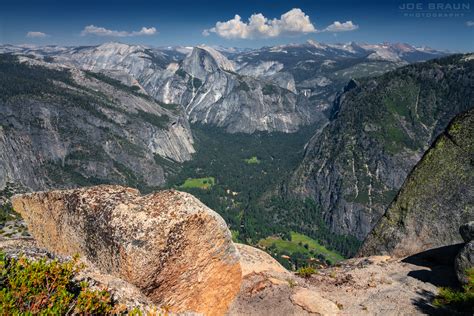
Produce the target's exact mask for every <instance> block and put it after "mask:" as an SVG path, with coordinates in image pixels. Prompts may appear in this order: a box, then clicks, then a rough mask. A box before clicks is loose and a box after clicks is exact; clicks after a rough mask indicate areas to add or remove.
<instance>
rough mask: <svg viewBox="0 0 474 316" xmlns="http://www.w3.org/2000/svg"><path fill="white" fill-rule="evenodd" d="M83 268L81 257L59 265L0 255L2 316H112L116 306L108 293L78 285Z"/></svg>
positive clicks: (53, 262)
mask: <svg viewBox="0 0 474 316" xmlns="http://www.w3.org/2000/svg"><path fill="white" fill-rule="evenodd" d="M82 268H83V266H82V265H79V264H78V257H74V258H73V260H71V261H68V262H64V263H60V262H58V261H57V260H53V261H48V260H46V259H41V260H37V261H33V260H28V259H26V258H25V257H20V258H19V259H13V258H6V256H5V254H4V253H0V270H1V275H0V287H1V288H2V289H1V290H0V311H1V312H0V314H2V315H19V314H44V315H65V314H87V315H91V314H96V315H97V314H100V315H107V314H111V313H113V312H114V311H113V308H114V304H113V302H112V299H111V297H110V293H108V292H107V291H106V290H102V291H93V290H91V289H89V285H88V284H87V282H81V284H77V282H75V281H74V280H73V278H74V276H75V275H76V274H77V273H78V272H79V271H80V270H81V269H82Z"/></svg>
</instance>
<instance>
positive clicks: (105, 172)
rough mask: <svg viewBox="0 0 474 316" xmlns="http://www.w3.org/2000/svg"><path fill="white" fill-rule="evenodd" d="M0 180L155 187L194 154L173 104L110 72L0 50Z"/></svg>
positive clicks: (2, 182) (186, 127) (44, 184)
mask: <svg viewBox="0 0 474 316" xmlns="http://www.w3.org/2000/svg"><path fill="white" fill-rule="evenodd" d="M0 73H1V78H2V79H1V85H0V88H1V91H2V95H1V97H0V112H1V113H2V116H1V117H0V157H1V161H0V187H3V186H4V185H5V184H6V183H7V182H13V183H18V184H21V185H22V186H24V187H27V188H30V189H32V190H38V189H44V188H50V187H71V186H77V185H87V184H94V183H108V182H115V183H128V184H134V185H136V186H140V187H155V186H160V185H162V184H163V183H164V181H165V178H166V174H167V171H166V170H165V168H164V166H166V160H172V161H177V162H182V161H186V160H189V159H191V156H192V154H193V153H194V148H193V138H192V135H191V131H190V129H189V125H188V122H187V120H186V118H185V117H184V116H183V114H182V113H181V112H180V110H179V108H176V107H169V106H163V105H162V104H160V103H158V102H156V101H154V100H153V99H152V98H151V97H149V96H148V95H146V94H144V93H142V92H141V91H140V90H139V88H133V87H130V86H126V85H123V84H121V83H120V82H119V81H116V80H113V79H110V78H109V77H106V76H103V75H100V74H95V73H91V72H84V71H81V70H79V69H76V68H70V67H63V66H59V65H57V64H51V63H47V62H44V61H42V60H37V59H33V58H28V57H21V56H20V57H18V58H17V57H14V56H11V55H0Z"/></svg>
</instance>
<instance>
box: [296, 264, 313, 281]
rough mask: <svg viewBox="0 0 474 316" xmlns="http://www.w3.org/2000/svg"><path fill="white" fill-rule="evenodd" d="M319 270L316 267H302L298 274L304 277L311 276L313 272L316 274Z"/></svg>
mask: <svg viewBox="0 0 474 316" xmlns="http://www.w3.org/2000/svg"><path fill="white" fill-rule="evenodd" d="M316 272H317V271H316V269H315V268H313V267H311V266H308V267H301V268H299V269H298V270H297V271H296V274H297V275H299V276H300V277H302V278H309V277H310V276H312V275H313V274H315V273H316Z"/></svg>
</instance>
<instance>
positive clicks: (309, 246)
mask: <svg viewBox="0 0 474 316" xmlns="http://www.w3.org/2000/svg"><path fill="white" fill-rule="evenodd" d="M285 237H287V236H285ZM258 245H259V246H260V247H263V248H265V249H266V250H267V251H268V252H270V253H272V254H273V255H274V256H275V257H276V258H277V260H278V261H279V262H281V263H282V264H283V265H284V266H285V267H288V268H292V267H294V268H296V269H299V268H301V267H305V266H307V265H308V263H311V262H316V261H319V262H321V263H323V264H335V263H337V262H339V261H341V260H343V259H344V257H343V256H341V255H340V254H339V253H337V252H336V251H332V250H329V249H327V248H326V247H324V246H322V245H321V244H319V243H318V242H317V241H316V240H314V239H312V238H310V237H308V236H306V235H303V234H299V233H296V232H291V233H290V236H289V238H288V239H286V240H285V239H283V238H282V237H267V238H265V239H262V240H260V241H259V243H258Z"/></svg>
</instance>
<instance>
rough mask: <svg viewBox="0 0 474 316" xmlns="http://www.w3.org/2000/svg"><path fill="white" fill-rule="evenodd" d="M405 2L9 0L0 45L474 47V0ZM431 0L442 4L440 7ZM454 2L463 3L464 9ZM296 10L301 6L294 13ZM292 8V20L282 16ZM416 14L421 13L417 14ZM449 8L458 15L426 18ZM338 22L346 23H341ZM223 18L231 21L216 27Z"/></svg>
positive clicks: (1, 13) (0, 16) (1, 17)
mask: <svg viewBox="0 0 474 316" xmlns="http://www.w3.org/2000/svg"><path fill="white" fill-rule="evenodd" d="M406 3H413V1H410V2H407V1H393V0H388V1H359V2H355V1H352V2H351V1H334V0H333V1H329V0H299V1H288V0H286V1H279V0H277V1H275V0H253V1H248V0H238V1H225V0H220V1H210V0H209V1H187V0H171V1H153V2H152V1H141V0H135V1H122V0H115V1H87V0H86V1H66V0H63V1H52V0H44V1H22V0H16V1H10V0H2V4H1V10H0V43H2V44H7V43H8V44H38V45H45V44H59V45H93V44H99V43H103V42H107V41H111V40H115V41H120V42H125V43H140V44H146V45H152V46H167V45H197V44H203V43H205V44H208V45H223V46H237V47H261V46H268V45H276V44H285V43H298V42H303V41H306V40H308V39H313V40H316V41H321V42H349V41H356V42H367V43H380V42H384V41H387V42H407V43H410V44H414V45H427V46H431V47H433V48H437V49H449V50H453V51H474V14H473V11H474V3H472V1H461V2H444V1H421V2H417V3H418V7H417V8H415V9H414V8H408V9H403V8H402V7H401V6H403V4H406ZM429 3H438V4H440V5H437V7H436V8H435V9H433V8H432V7H430V4H429ZM453 4H462V5H463V7H462V8H461V9H460V10H457V9H456V6H455V5H454V6H453ZM295 8H297V9H299V10H296V11H295V10H292V9H295ZM287 12H289V14H288V15H287V16H286V18H288V21H289V22H288V21H287V20H286V18H282V17H281V16H282V14H285V13H287ZM258 13H261V14H262V15H263V16H262V15H259V16H257V15H255V16H254V18H255V21H259V20H261V19H262V18H266V19H268V20H267V21H266V22H262V23H263V24H259V25H257V24H255V25H254V24H252V25H249V23H248V19H249V18H250V17H251V16H252V14H258ZM414 13H416V14H419V15H418V17H417V16H410V14H411V15H413V14H414ZM450 13H452V14H454V15H453V16H444V17H432V16H431V17H427V16H426V14H431V15H433V14H438V15H439V14H442V15H446V14H450ZM236 14H237V15H239V16H240V20H239V21H238V20H236V17H235V15H236ZM407 14H408V16H407ZM420 14H421V16H420ZM273 19H277V20H276V21H274V20H273ZM228 21H230V22H228ZM335 21H338V22H340V24H334V22H335ZM216 22H228V23H227V24H226V23H224V24H221V25H220V26H219V27H217V26H216ZM236 22H237V23H236ZM349 22H350V23H349ZM255 23H257V22H255ZM87 26H89V28H88V29H86V27H87ZM260 27H263V28H264V29H261V28H260ZM213 28H214V29H213ZM204 30H208V32H207V34H208V36H205V35H204V34H203V31H204ZM262 30H263V31H262ZM29 32H30V33H29ZM28 33H29V35H27V34H28ZM204 33H206V32H204Z"/></svg>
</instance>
